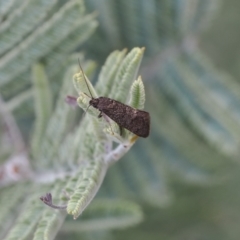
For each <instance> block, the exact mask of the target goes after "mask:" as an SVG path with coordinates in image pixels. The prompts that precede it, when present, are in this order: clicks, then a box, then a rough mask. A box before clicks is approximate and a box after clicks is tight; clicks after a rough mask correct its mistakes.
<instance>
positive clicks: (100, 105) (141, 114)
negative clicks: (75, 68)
mask: <svg viewBox="0 0 240 240" xmlns="http://www.w3.org/2000/svg"><path fill="white" fill-rule="evenodd" d="M79 67H80V69H81V72H82V74H83V77H84V80H85V83H86V85H87V88H88V91H89V93H90V95H91V100H90V101H89V106H92V107H94V108H96V109H98V110H99V111H100V113H99V115H98V117H99V118H100V117H102V115H103V113H104V114H105V115H106V116H108V117H109V118H111V119H112V120H113V121H114V122H116V123H117V124H118V125H119V127H120V129H121V128H125V129H127V130H129V131H130V132H132V133H134V134H135V135H137V136H139V137H143V138H146V137H148V135H149V131H150V115H149V113H148V112H146V111H143V110H140V109H135V108H132V107H130V106H128V105H126V104H124V103H121V102H119V101H116V100H114V99H111V98H107V97H99V98H94V97H93V96H92V93H91V91H90V88H89V86H88V83H87V80H86V78H85V75H84V72H83V70H82V67H81V65H80V62H79Z"/></svg>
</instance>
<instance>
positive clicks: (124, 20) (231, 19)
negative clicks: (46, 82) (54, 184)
mask: <svg viewBox="0 0 240 240" xmlns="http://www.w3.org/2000/svg"><path fill="white" fill-rule="evenodd" d="M5 2H9V3H8V4H9V6H8V5H7V4H6V3H5ZM10 2H11V3H10ZM19 2H21V3H22V4H25V5H24V6H25V8H24V7H23V5H21V4H20V3H19ZM19 2H18V3H17V1H14V0H12V1H0V14H2V15H1V25H2V27H1V25H0V50H1V46H2V51H1V52H0V57H1V58H0V94H1V99H2V100H1V102H2V103H1V105H0V108H1V107H2V110H1V115H2V117H1V119H3V120H2V122H3V123H2V134H0V136H1V137H2V140H1V142H2V144H1V146H0V152H1V154H0V157H1V158H0V159H1V164H2V166H4V164H6V162H8V160H9V156H11V155H12V154H13V151H14V154H17V153H18V151H19V154H20V150H19V149H17V147H16V149H14V150H13V149H12V148H11V147H9V144H10V143H11V142H10V143H9V142H8V140H7V141H6V136H5V135H6V132H7V131H8V130H6V128H5V124H4V117H3V115H4V112H5V111H6V108H7V111H9V112H10V113H11V114H12V116H13V117H14V119H15V122H16V124H17V126H18V127H19V129H20V132H21V135H22V136H23V138H24V140H25V145H26V146H27V148H29V146H30V145H31V134H32V129H33V126H34V121H36V116H35V114H34V103H33V101H32V99H33V98H32V96H33V94H32V92H31V91H32V90H31V89H32V80H31V67H32V65H33V64H34V63H36V62H41V63H42V64H43V65H44V66H45V69H46V74H47V76H48V78H49V79H51V80H50V85H51V89H52V91H53V95H54V96H55V98H56V96H57V93H58V91H59V89H60V85H61V82H62V76H63V75H64V72H65V71H66V69H68V67H69V66H71V65H73V64H76V59H77V58H76V56H77V55H79V54H80V52H81V53H84V55H85V59H88V60H89V59H91V60H92V61H94V62H95V63H96V65H95V66H96V68H95V71H92V72H91V75H90V76H91V77H92V79H93V81H96V80H97V75H98V73H99V71H100V69H101V66H102V65H103V64H104V61H105V59H106V58H107V56H108V55H109V54H110V53H111V52H112V51H114V50H116V49H119V50H122V49H124V48H127V49H132V48H133V47H136V46H138V47H145V48H146V50H145V54H144V58H143V61H142V64H141V66H140V74H141V75H142V77H143V81H144V85H145V90H146V110H147V111H149V112H150V114H151V135H150V137H149V138H148V139H139V141H138V142H137V143H136V145H135V146H134V147H133V149H131V151H130V152H129V153H128V154H127V155H126V156H124V157H123V159H122V160H121V161H119V162H118V163H117V164H116V165H114V166H112V167H111V168H110V171H109V172H108V174H107V176H106V178H105V180H104V183H103V185H102V187H101V189H100V192H99V194H98V196H97V198H98V197H99V198H100V197H102V196H107V197H109V198H124V199H131V200H133V201H135V202H136V203H138V204H139V205H140V206H141V208H142V211H143V213H144V220H143V221H142V222H141V223H140V224H138V225H136V226H132V227H130V228H127V229H124V230H122V229H121V230H119V229H114V230H111V231H110V230H108V229H107V228H106V229H107V230H106V229H104V230H102V231H100V230H98V231H94V229H92V230H91V231H90V232H88V231H86V232H84V233H82V232H78V229H77V228H74V227H73V228H71V227H70V225H71V222H70V223H68V224H66V225H63V228H62V229H61V230H60V232H59V234H58V235H57V239H80V238H81V239H119V240H120V239H125V240H128V239H139V240H143V239H148V240H158V239H165V240H167V239H169V240H188V239H189V240H190V239H191V240H192V239H196V240H215V239H218V240H237V239H239V237H240V230H239V229H240V228H239V224H240V204H239V202H240V192H239V183H240V177H239V176H240V175H239V170H240V168H239V157H240V80H239V79H240V70H239V69H240V48H239V42H240V32H239V27H240V15H239V9H240V2H239V1H237V0H229V1H220V0H149V1H144V0H130V1H129V0H121V1H117V0H114V1H112V0H85V7H86V12H85V13H83V14H82V15H81V17H79V16H78V12H77V11H76V13H75V12H74V11H75V10H76V9H77V8H78V7H79V6H78V5H76V6H74V4H75V3H77V2H81V1H69V2H72V3H73V10H69V13H66V14H62V13H60V14H59V19H60V20H61V21H60V20H59V21H57V23H56V26H55V25H54V24H53V23H51V17H52V16H54V15H55V14H57V13H59V12H61V10H62V8H64V7H65V6H66V3H67V1H53V2H52V6H50V5H51V4H50V3H49V6H47V4H46V3H45V2H44V1H38V0H34V1H23V0H22V1H19ZM4 4H5V5H4ZM11 4H12V5H11ZM18 4H19V5H18ZM81 4H82V3H81ZM81 4H80V5H81ZM31 5H32V6H31ZM28 6H29V8H28ZM43 6H45V7H43ZM81 6H82V5H81ZM37 7H38V8H37ZM17 8H19V9H23V10H24V9H25V11H26V10H27V9H28V11H26V12H21V11H20V10H19V13H18V16H20V17H21V16H23V15H24V14H25V15H26V16H27V14H29V16H32V17H33V19H34V18H38V20H36V23H35V24H33V22H34V21H33V22H31V21H32V20H28V21H26V23H24V21H23V19H24V18H20V19H17V18H16V19H15V20H14V18H13V20H11V16H14V13H15V12H16V9H17ZM69 9H70V8H69ZM74 9H75V10H74ZM34 11H36V13H34ZM94 12H96V13H97V14H96V13H94ZM33 13H34V14H33ZM38 13H41V14H38ZM88 13H93V14H92V15H91V16H90V17H89V19H88V20H85V23H83V24H82V25H81V24H80V23H81V21H83V19H84V17H86V16H87V14H88ZM34 16H35V17H34ZM36 16H37V17H36ZM71 16H72V17H71ZM66 18H68V19H66ZM29 19H31V18H30V17H29ZM17 22H18V23H21V28H20V27H19V26H18V25H17ZM30 22H31V23H32V25H31V24H30ZM78 22H79V25H78ZM45 23H46V24H45ZM97 23H98V26H97ZM4 24H5V25H4ZM24 24H25V25H24ZM51 24H52V28H53V30H52V31H51V33H53V34H52V35H51V33H50V32H49V33H48V32H44V27H45V28H46V26H47V25H51ZM57 24H58V25H57ZM64 24H65V25H64ZM30 25H31V26H30ZM11 26H12V28H11ZM28 26H30V27H29V29H28V30H24V29H25V28H26V29H27V28H28ZM42 26H44V27H42ZM70 26H71V28H70ZM41 27H42V30H41ZM9 29H10V30H9ZM17 29H18V30H19V33H18V32H17ZM54 29H55V30H56V31H54ZM41 31H42V32H43V34H42V35H41V34H39V33H41ZM36 32H37V33H36ZM21 33H22V34H21ZM63 33H64V34H63ZM37 34H39V36H38V35H37ZM35 35H36V36H37V37H35V38H34V36H35ZM48 37H49V40H48ZM29 38H30V40H31V39H32V42H31V41H30V40H29ZM9 39H10V40H9ZM11 39H16V41H14V40H11ZM41 39H43V40H42V42H41ZM44 39H46V41H45V40H44ZM6 42H7V43H6ZM29 42H30V43H29ZM26 46H27V47H26ZM28 46H29V47H28ZM43 50H44V51H43ZM74 53H75V55H73V54H74ZM3 109H4V110H3ZM31 161H34V160H30V162H31ZM0 173H1V172H0ZM0 177H1V174H0ZM15 184H17V183H16V182H15ZM7 187H8V186H5V188H7ZM2 191H3V190H2ZM2 194H3V193H1V190H0V197H1V195H2ZM0 215H1V214H0ZM69 221H70V220H69ZM67 222H68V221H67ZM79 224H80V223H79ZM64 226H65V227H64ZM69 229H71V231H70V230H69ZM0 236H1V235H0Z"/></svg>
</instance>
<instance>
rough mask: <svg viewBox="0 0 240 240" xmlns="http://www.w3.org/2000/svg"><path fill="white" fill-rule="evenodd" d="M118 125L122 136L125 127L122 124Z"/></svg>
mask: <svg viewBox="0 0 240 240" xmlns="http://www.w3.org/2000/svg"><path fill="white" fill-rule="evenodd" d="M118 127H119V132H120V136H121V137H122V135H123V127H121V126H120V125H118Z"/></svg>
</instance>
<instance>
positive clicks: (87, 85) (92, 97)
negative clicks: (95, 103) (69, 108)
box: [78, 58, 93, 99]
mask: <svg viewBox="0 0 240 240" xmlns="http://www.w3.org/2000/svg"><path fill="white" fill-rule="evenodd" d="M78 64H79V67H80V69H81V72H82V75H83V78H84V80H85V83H86V84H87V88H88V91H89V93H90V95H91V98H92V99H93V95H92V93H91V91H90V87H89V86H88V83H87V80H86V78H85V74H84V72H83V70H82V67H81V64H80V60H79V58H78ZM86 95H87V94H86Z"/></svg>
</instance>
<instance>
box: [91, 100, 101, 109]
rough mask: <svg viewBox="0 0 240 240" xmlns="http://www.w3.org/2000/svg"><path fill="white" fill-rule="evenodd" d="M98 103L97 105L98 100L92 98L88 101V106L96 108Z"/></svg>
mask: <svg viewBox="0 0 240 240" xmlns="http://www.w3.org/2000/svg"><path fill="white" fill-rule="evenodd" d="M98 103H99V99H97V98H92V99H91V100H90V101H89V104H90V105H91V106H93V107H94V108H98Z"/></svg>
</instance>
